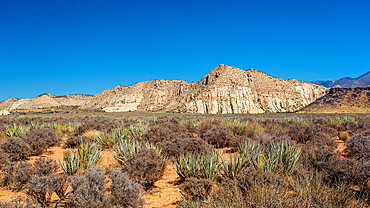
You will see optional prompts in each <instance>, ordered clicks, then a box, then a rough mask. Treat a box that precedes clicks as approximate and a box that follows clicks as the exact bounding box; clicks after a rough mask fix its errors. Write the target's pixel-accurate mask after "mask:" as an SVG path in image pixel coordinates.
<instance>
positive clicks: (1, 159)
mask: <svg viewBox="0 0 370 208" xmlns="http://www.w3.org/2000/svg"><path fill="white" fill-rule="evenodd" d="M8 161H9V157H8V155H7V154H5V153H4V152H3V150H1V149H0V170H1V169H2V168H3V167H4V165H5V164H6V163H7V162H8Z"/></svg>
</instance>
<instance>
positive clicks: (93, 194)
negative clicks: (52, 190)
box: [66, 167, 110, 208]
mask: <svg viewBox="0 0 370 208" xmlns="http://www.w3.org/2000/svg"><path fill="white" fill-rule="evenodd" d="M70 180H71V184H72V191H73V192H72V193H71V194H69V195H68V196H67V200H66V205H67V206H68V207H102V208H104V207H110V202H109V198H108V195H107V193H106V191H105V183H106V181H105V174H104V170H103V168H102V167H93V168H90V169H87V170H86V171H85V175H83V176H82V175H74V176H72V177H71V178H70Z"/></svg>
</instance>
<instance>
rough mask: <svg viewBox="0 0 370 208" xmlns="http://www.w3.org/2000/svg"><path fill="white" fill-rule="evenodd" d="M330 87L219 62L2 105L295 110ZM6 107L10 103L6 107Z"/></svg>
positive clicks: (117, 109) (186, 110)
mask: <svg viewBox="0 0 370 208" xmlns="http://www.w3.org/2000/svg"><path fill="white" fill-rule="evenodd" d="M326 91H327V88H325V87H323V86H319V85H315V84H311V83H307V82H301V81H298V80H293V79H292V80H283V79H277V78H274V77H272V76H269V75H267V74H265V73H263V72H260V71H257V70H254V69H249V70H242V69H238V68H235V67H231V66H226V65H219V66H217V67H216V68H214V69H213V70H212V71H210V72H209V73H208V74H207V75H206V76H205V77H204V78H203V79H202V80H200V81H199V82H195V83H188V82H186V81H182V80H152V81H146V82H139V83H136V84H134V85H131V86H126V87H125V86H121V85H118V86H117V87H114V88H112V89H108V90H105V91H102V92H100V93H99V94H97V95H95V96H93V97H91V96H90V97H84V95H67V96H60V97H57V96H54V95H51V94H44V95H41V96H38V97H36V98H34V99H21V100H19V99H16V98H11V99H9V100H7V101H3V102H1V103H0V109H10V110H12V109H25V108H39V107H52V106H56V105H75V106H80V108H81V109H94V110H103V111H106V112H125V111H170V112H184V113H210V114H216V113H265V112H294V111H297V110H299V109H301V108H303V107H304V106H306V105H308V104H310V103H312V102H314V101H315V100H316V99H318V98H320V97H322V96H323V95H325V94H326ZM4 107H6V108H4Z"/></svg>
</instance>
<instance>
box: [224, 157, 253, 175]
mask: <svg viewBox="0 0 370 208" xmlns="http://www.w3.org/2000/svg"><path fill="white" fill-rule="evenodd" d="M248 164H250V163H249V162H248V159H247V157H246V155H245V154H240V153H238V152H236V153H235V155H234V156H231V155H230V156H226V157H225V159H222V169H223V175H224V176H225V177H228V178H230V179H234V178H235V177H236V176H237V175H238V174H239V173H241V172H242V171H243V170H245V169H246V168H247V167H248Z"/></svg>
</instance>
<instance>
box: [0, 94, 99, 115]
mask: <svg viewBox="0 0 370 208" xmlns="http://www.w3.org/2000/svg"><path fill="white" fill-rule="evenodd" d="M92 97H93V96H92V95H81V94H75V95H65V96H55V95H52V94H50V93H45V94H42V95H39V96H37V97H35V98H33V99H18V98H15V97H11V98H9V99H8V100H5V101H2V102H0V109H2V110H9V111H12V110H19V109H41V108H51V107H61V106H82V105H84V104H85V103H86V102H87V101H88V100H89V99H90V98H92Z"/></svg>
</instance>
